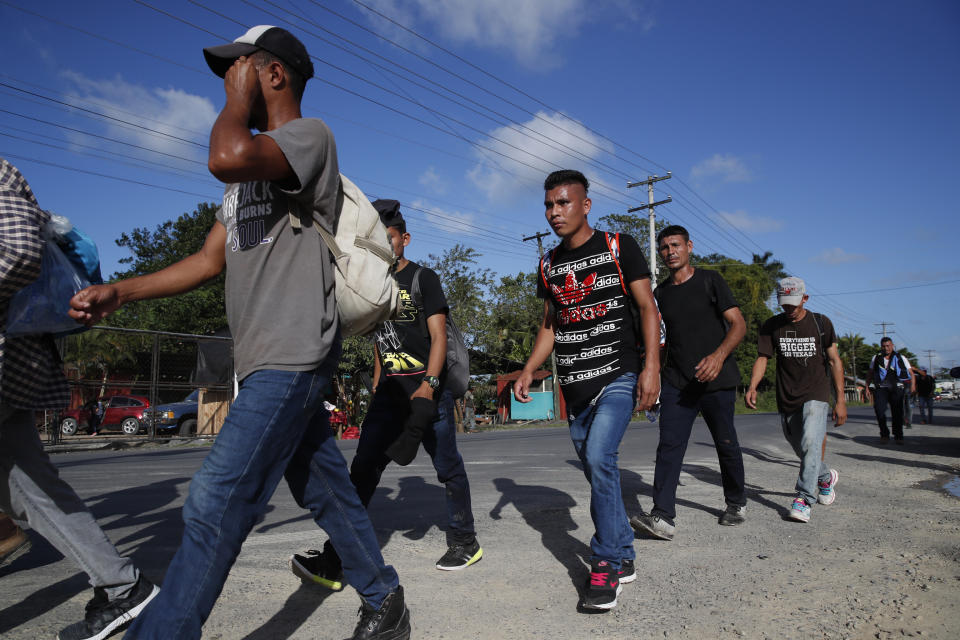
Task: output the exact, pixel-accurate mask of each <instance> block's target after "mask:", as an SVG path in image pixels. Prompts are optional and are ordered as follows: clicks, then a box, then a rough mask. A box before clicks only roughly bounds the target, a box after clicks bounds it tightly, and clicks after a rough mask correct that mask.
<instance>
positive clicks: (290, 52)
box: [203, 24, 313, 80]
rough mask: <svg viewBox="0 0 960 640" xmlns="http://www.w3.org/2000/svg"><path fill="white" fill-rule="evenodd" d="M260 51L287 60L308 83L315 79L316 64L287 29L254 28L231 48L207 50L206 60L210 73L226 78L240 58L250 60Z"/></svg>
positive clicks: (225, 46)
mask: <svg viewBox="0 0 960 640" xmlns="http://www.w3.org/2000/svg"><path fill="white" fill-rule="evenodd" d="M260 49H263V50H264V51H268V52H270V53H272V54H273V55H275V56H277V57H278V58H280V59H281V60H283V61H284V62H285V63H287V65H289V66H290V68H291V69H293V70H294V71H296V72H297V73H299V74H300V75H302V76H303V79H304V80H308V79H310V78H312V77H313V63H312V62H310V54H309V53H307V48H306V47H305V46H303V43H302V42H300V41H299V40H298V39H297V38H296V36H294V35H293V34H292V33H290V32H289V31H287V30H286V29H281V28H280V27H274V26H271V25H269V24H261V25H258V26H256V27H251V28H250V30H249V31H247V32H246V33H245V34H243V35H242V36H240V37H239V38H237V39H236V40H234V41H233V42H231V43H230V44H221V45H218V46H216V47H207V48H206V49H204V50H203V57H204V58H206V59H207V64H208V65H209V66H210V69H211V70H212V71H213V72H214V73H215V74H217V75H218V76H220V77H221V78H222V77H223V76H224V75H226V73H227V69H229V68H230V67H231V66H232V65H233V63H234V61H235V60H236V59H237V58H239V57H240V56H249V55H250V54H252V53H254V52H255V51H258V50H260Z"/></svg>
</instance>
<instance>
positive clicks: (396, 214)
mask: <svg viewBox="0 0 960 640" xmlns="http://www.w3.org/2000/svg"><path fill="white" fill-rule="evenodd" d="M373 204H374V207H376V208H377V210H378V211H380V219H381V220H382V221H383V223H384V224H385V225H386V227H387V232H388V234H389V235H390V244H391V245H392V247H393V252H394V254H395V255H396V256H397V257H398V261H397V272H396V279H397V284H398V285H399V289H400V303H399V305H398V307H399V309H398V311H397V318H396V319H394V320H390V321H388V322H385V323H384V324H383V325H382V326H381V327H380V328H379V329H378V330H377V332H376V343H375V346H374V351H375V357H374V369H373V400H372V402H371V403H370V409H369V410H368V411H367V415H366V417H365V418H364V420H363V425H362V427H361V429H360V442H359V443H358V445H357V452H356V455H354V458H353V463H352V464H351V465H350V479H351V480H352V481H353V484H354V486H356V488H357V494H358V495H359V496H360V501H361V502H362V503H363V504H364V506H367V505H369V504H370V499H371V498H373V494H374V491H376V489H377V485H378V484H379V483H380V476H381V475H382V474H383V470H384V469H386V467H387V465H388V464H389V463H390V460H391V459H393V460H394V461H395V462H398V463H399V464H409V463H410V462H412V461H413V458H414V457H415V456H416V453H417V450H418V449H419V446H420V443H421V441H422V443H423V447H424V449H426V450H427V453H428V454H429V455H430V458H431V459H432V460H433V467H434V469H436V471H437V480H439V481H440V482H441V483H443V484H444V485H445V486H446V489H447V490H446V497H447V516H448V518H449V541H450V544H449V548H448V549H447V552H446V553H445V554H444V555H443V557H442V558H440V559H439V560H438V561H437V565H436V566H437V569H441V570H443V571H456V570H458V569H465V568H466V567H468V566H470V565H472V564H474V563H475V562H477V561H478V560H480V558H481V557H483V550H482V549H481V548H480V544H479V543H478V542H477V537H476V534H475V531H474V525H473V510H472V507H471V504H470V483H469V482H468V481H467V471H466V468H465V467H464V464H463V458H462V457H461V456H460V452H459V451H458V450H457V437H456V436H457V429H456V425H455V424H454V411H453V395H452V394H451V393H450V391H448V390H447V389H446V385H445V383H446V367H445V362H446V357H447V328H446V322H447V313H448V312H449V309H448V307H447V300H446V298H445V296H444V295H443V288H442V287H441V285H440V279H439V278H438V277H437V274H436V273H435V272H434V271H433V270H432V269H428V268H426V267H421V266H420V265H418V264H416V263H415V262H411V261H410V260H407V259H406V258H405V257H404V255H403V252H404V247H406V246H407V245H409V244H410V234H409V233H408V232H407V223H406V221H405V220H404V219H403V215H402V214H401V213H400V203H399V202H397V201H396V200H377V201H376V202H374V203H373ZM437 399H438V400H437ZM291 567H292V569H293V572H294V573H296V574H297V575H298V576H300V577H301V578H302V579H305V580H310V581H312V582H316V583H317V584H320V585H322V586H325V587H327V588H330V589H334V590H340V589H342V588H343V584H342V577H341V575H340V559H339V557H337V553H336V550H335V549H334V548H333V546H332V545H331V544H330V541H329V540H328V541H327V542H326V543H325V545H324V549H323V552H322V553H321V552H317V551H315V550H310V551H308V552H307V553H306V554H305V555H300V554H297V555H294V556H293V558H292V559H291Z"/></svg>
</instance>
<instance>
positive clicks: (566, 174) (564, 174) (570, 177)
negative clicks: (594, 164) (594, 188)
mask: <svg viewBox="0 0 960 640" xmlns="http://www.w3.org/2000/svg"><path fill="white" fill-rule="evenodd" d="M565 184H579V185H581V186H582V187H583V192H584V193H585V194H586V193H587V192H588V191H590V182H588V181H587V177H586V176H585V175H583V174H582V173H580V172H579V171H577V170H575V169H561V170H560V171H554V172H553V173H551V174H550V175H548V176H547V179H546V180H544V181H543V190H544V191H550V190H551V189H556V188H557V187H562V186H563V185H565Z"/></svg>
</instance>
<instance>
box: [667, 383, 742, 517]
mask: <svg viewBox="0 0 960 640" xmlns="http://www.w3.org/2000/svg"><path fill="white" fill-rule="evenodd" d="M736 401H737V394H736V390H735V389H720V390H717V391H708V392H699V391H695V392H688V391H681V390H680V389H677V388H676V387H674V386H673V385H672V384H670V383H669V382H667V381H666V380H663V381H662V382H661V386H660V444H659V445H657V467H656V470H655V471H654V474H653V510H652V513H653V514H654V515H657V516H660V517H661V518H665V519H666V520H668V521H669V522H673V519H674V518H676V517H677V505H676V501H677V486H678V485H679V484H680V472H681V471H682V469H683V456H685V455H686V453H687V443H688V442H689V441H690V433H691V431H692V430H693V421H694V420H696V418H697V414H698V413H700V414H701V415H703V419H704V421H705V422H706V423H707V428H708V429H710V435H711V436H712V437H713V444H714V446H715V447H716V449H717V459H718V460H719V462H720V478H721V480H722V482H723V496H724V498H725V499H726V502H727V504H728V505H730V506H740V507H742V506H744V505H746V504H747V494H746V491H745V489H744V479H743V454H742V453H741V452H740V443H739V442H738V441H737V431H736V429H734V427H733V409H734V405H735V404H736Z"/></svg>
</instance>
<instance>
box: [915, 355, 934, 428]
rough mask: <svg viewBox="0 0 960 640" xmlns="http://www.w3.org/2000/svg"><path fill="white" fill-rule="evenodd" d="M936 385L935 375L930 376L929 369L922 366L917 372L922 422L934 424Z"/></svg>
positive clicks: (918, 400) (918, 399)
mask: <svg viewBox="0 0 960 640" xmlns="http://www.w3.org/2000/svg"><path fill="white" fill-rule="evenodd" d="M935 386H936V385H935V384H934V380H933V376H928V375H927V370H926V369H924V368H923V367H920V372H919V373H918V374H917V404H919V405H920V423H921V424H933V390H934V387H935ZM924 411H926V412H924Z"/></svg>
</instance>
